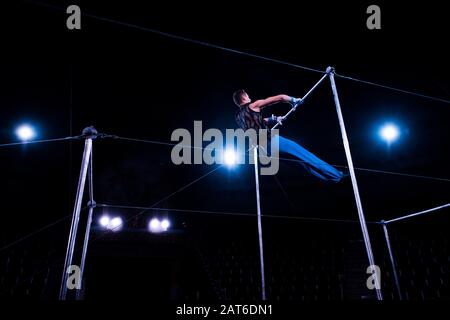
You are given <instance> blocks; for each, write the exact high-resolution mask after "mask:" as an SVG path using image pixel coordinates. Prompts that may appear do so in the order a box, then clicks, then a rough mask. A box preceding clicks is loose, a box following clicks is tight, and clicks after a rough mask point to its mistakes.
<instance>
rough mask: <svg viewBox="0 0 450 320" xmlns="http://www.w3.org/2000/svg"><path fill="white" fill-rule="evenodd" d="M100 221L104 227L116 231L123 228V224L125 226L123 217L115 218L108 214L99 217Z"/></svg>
mask: <svg viewBox="0 0 450 320" xmlns="http://www.w3.org/2000/svg"><path fill="white" fill-rule="evenodd" d="M98 223H99V224H100V226H102V227H103V228H104V229H107V230H111V231H114V232H116V231H119V230H121V229H122V226H123V221H122V218H120V217H114V218H112V219H111V218H110V217H109V216H107V215H104V216H102V217H101V218H100V219H99V221H98Z"/></svg>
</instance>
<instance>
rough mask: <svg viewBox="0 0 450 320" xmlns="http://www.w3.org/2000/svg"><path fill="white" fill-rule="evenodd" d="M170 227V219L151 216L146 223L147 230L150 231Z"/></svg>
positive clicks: (159, 231)
mask: <svg viewBox="0 0 450 320" xmlns="http://www.w3.org/2000/svg"><path fill="white" fill-rule="evenodd" d="M169 227H170V221H169V220H168V219H163V220H159V219H158V218H152V219H151V220H150V222H149V224H148V230H149V231H150V232H152V233H161V232H165V231H167V230H168V229H169Z"/></svg>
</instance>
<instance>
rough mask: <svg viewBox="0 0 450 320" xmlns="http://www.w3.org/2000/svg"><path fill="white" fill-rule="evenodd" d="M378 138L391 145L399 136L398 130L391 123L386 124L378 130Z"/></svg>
mask: <svg viewBox="0 0 450 320" xmlns="http://www.w3.org/2000/svg"><path fill="white" fill-rule="evenodd" d="M380 136H381V138H382V139H383V140H385V141H386V142H387V143H391V142H393V141H395V140H397V139H398V137H399V136H400V130H399V129H398V127H397V126H396V125H394V124H392V123H387V124H385V125H384V126H383V127H381V129H380Z"/></svg>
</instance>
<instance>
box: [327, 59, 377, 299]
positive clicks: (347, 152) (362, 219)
mask: <svg viewBox="0 0 450 320" xmlns="http://www.w3.org/2000/svg"><path fill="white" fill-rule="evenodd" d="M327 74H328V75H329V77H330V82H331V89H332V90H333V97H334V103H335V104H336V112H337V115H338V119H339V126H340V128H341V134H342V140H343V143H344V149H345V155H346V157H347V163H348V169H349V171H350V178H351V180H352V186H353V194H354V196H355V202H356V207H357V209H358V216H359V222H360V224H361V230H362V234H363V238H364V244H365V247H366V251H367V257H368V259H369V266H370V267H371V268H372V270H374V269H373V268H374V267H375V259H374V256H373V252H372V245H371V244H370V238H369V231H368V230H367V224H366V218H365V217H364V210H363V207H362V203H361V198H360V196H359V189H358V183H357V181H356V175H355V169H354V168H353V160H352V154H351V152H350V145H349V142H348V138H347V131H346V129H345V124H344V117H343V115H342V110H341V104H340V102H339V96H338V92H337V89H336V83H335V81H334V69H333V68H331V67H328V68H327ZM373 276H374V278H373V279H374V280H375V283H376V284H377V286H376V287H375V290H376V293H377V299H378V300H383V295H382V293H381V288H380V285H381V283H380V281H379V279H378V275H377V273H376V272H375V270H374V274H373Z"/></svg>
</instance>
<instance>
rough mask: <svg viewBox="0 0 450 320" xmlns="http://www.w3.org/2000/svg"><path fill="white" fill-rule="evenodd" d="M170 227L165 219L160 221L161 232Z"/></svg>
mask: <svg viewBox="0 0 450 320" xmlns="http://www.w3.org/2000/svg"><path fill="white" fill-rule="evenodd" d="M169 227H170V222H169V220H167V219H164V220H163V221H161V229H162V230H163V231H167V229H169Z"/></svg>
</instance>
